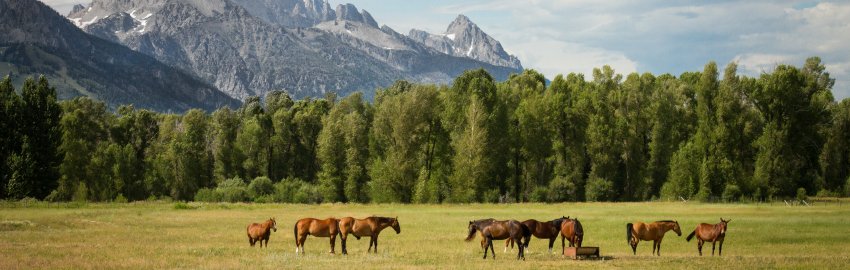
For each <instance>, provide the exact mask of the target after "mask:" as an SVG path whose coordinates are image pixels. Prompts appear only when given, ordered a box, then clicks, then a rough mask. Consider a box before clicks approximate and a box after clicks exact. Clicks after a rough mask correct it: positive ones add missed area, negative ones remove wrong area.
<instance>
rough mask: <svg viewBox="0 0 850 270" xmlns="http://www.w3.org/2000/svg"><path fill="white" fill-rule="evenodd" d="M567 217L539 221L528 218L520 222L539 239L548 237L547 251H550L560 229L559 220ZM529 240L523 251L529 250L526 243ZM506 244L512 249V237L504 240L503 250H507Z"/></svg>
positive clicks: (561, 220)
mask: <svg viewBox="0 0 850 270" xmlns="http://www.w3.org/2000/svg"><path fill="white" fill-rule="evenodd" d="M566 219H569V217H563V216H562V217H560V218H557V219H553V220H550V221H546V222H540V221H537V220H536V219H529V220H526V221H523V222H522V224H523V225H525V226H526V227H528V229H529V230H531V235H534V237H537V238H540V239H549V253H552V247H553V246H554V245H555V240H556V239H558V233H559V232H560V231H561V222H563V221H564V220H566ZM530 242H531V239H529V240H528V242H526V243H525V252H530V251H529V249H528V244H529V243H530ZM508 245H510V246H511V249H514V241H513V239H510V238H509V239H508V240H506V241H505V252H508Z"/></svg>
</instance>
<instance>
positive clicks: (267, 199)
mask: <svg viewBox="0 0 850 270" xmlns="http://www.w3.org/2000/svg"><path fill="white" fill-rule="evenodd" d="M254 202H255V203H273V202H275V199H274V196H272V195H262V196H257V197H254Z"/></svg>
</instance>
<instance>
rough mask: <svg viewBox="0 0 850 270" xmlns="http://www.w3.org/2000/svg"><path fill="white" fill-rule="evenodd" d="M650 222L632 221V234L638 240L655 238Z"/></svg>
mask: <svg viewBox="0 0 850 270" xmlns="http://www.w3.org/2000/svg"><path fill="white" fill-rule="evenodd" d="M652 227H654V226H652V224H646V223H643V222H635V223H632V235H634V237H636V238H638V239H640V240H644V241H647V240H655V233H654V232H652V231H653V230H652Z"/></svg>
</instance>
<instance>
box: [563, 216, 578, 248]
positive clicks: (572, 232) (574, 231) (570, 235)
mask: <svg viewBox="0 0 850 270" xmlns="http://www.w3.org/2000/svg"><path fill="white" fill-rule="evenodd" d="M564 240H569V241H570V246H571V247H573V246H575V247H581V242H582V241H584V227H582V226H581V222H579V221H578V219H577V218H574V219H569V218H567V219H565V220H563V221H562V222H561V254H564V250H565V249H566V247H565V243H564Z"/></svg>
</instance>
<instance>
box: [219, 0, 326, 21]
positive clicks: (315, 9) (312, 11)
mask: <svg viewBox="0 0 850 270" xmlns="http://www.w3.org/2000/svg"><path fill="white" fill-rule="evenodd" d="M233 2H234V3H235V4H237V5H240V6H242V7H243V8H245V9H246V10H248V12H249V13H251V14H253V15H254V16H257V17H258V18H260V19H262V20H264V21H266V22H268V23H271V24H278V25H281V26H285V27H304V28H306V27H311V26H313V25H316V24H318V23H321V22H325V21H332V20H335V19H336V16H337V12H336V10H334V9H333V8H331V5H330V4H329V3H328V2H327V1H320V0H233Z"/></svg>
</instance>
